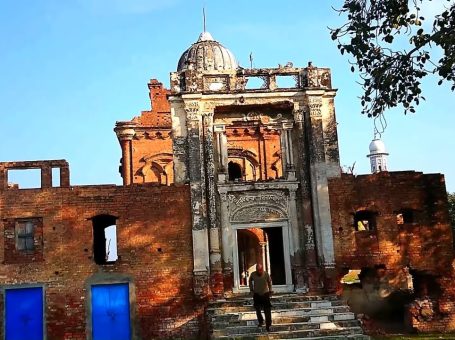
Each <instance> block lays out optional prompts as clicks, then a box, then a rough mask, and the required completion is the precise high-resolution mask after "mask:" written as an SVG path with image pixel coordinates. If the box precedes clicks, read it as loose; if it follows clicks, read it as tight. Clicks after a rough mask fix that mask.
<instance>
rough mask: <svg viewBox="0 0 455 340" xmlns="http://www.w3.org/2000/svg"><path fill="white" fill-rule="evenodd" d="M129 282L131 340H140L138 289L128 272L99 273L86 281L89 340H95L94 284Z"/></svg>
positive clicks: (87, 331)
mask: <svg viewBox="0 0 455 340" xmlns="http://www.w3.org/2000/svg"><path fill="white" fill-rule="evenodd" d="M115 284H128V295H129V304H130V336H131V340H139V337H138V336H137V329H138V327H137V318H136V289H135V286H134V282H133V278H132V277H131V276H130V275H127V274H114V273H97V274H94V275H92V276H91V277H90V278H88V279H87V280H86V282H85V289H86V294H87V297H86V300H85V305H86V313H85V315H86V318H85V321H86V322H85V324H86V335H87V340H93V324H92V286H98V285H115Z"/></svg>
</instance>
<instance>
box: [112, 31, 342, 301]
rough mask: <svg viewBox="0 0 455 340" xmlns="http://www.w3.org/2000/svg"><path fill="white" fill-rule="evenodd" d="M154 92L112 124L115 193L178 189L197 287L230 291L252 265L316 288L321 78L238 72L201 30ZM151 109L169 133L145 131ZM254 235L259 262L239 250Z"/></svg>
mask: <svg viewBox="0 0 455 340" xmlns="http://www.w3.org/2000/svg"><path fill="white" fill-rule="evenodd" d="M257 80H259V81H260V82H261V83H262V85H260V86H256V87H254V86H249V85H248V84H249V83H253V82H255V81H257ZM154 84H155V85H157V84H158V82H157V81H155V80H153V81H152V82H151V83H150V85H149V87H150V89H151V92H150V98H151V100H152V111H146V112H143V113H142V115H141V116H140V117H139V118H135V119H133V120H132V121H129V122H118V123H117V125H116V128H115V130H116V132H117V135H118V136H119V140H120V143H121V145H122V151H123V153H122V154H123V157H122V176H123V179H124V183H125V184H126V185H128V184H129V183H137V182H142V181H144V182H156V183H161V184H169V183H172V182H175V183H189V184H190V187H191V204H192V208H193V209H192V216H193V217H192V221H193V257H194V274H195V282H198V283H203V287H200V291H201V292H208V291H211V293H212V294H215V295H223V294H225V293H229V292H238V291H242V289H244V288H245V287H244V286H243V284H242V282H244V281H242V277H243V278H245V276H248V274H249V273H250V272H251V271H252V270H254V266H253V265H254V263H255V261H256V257H257V258H259V257H260V258H262V259H263V261H264V264H266V268H267V269H268V270H269V271H270V272H271V274H272V278H274V279H275V280H274V281H275V282H276V283H279V286H280V287H279V289H281V290H283V291H293V290H294V289H297V290H298V291H307V290H308V289H316V288H317V287H319V286H320V276H321V274H322V275H323V276H324V275H325V276H327V275H330V271H331V270H332V269H333V268H334V250H333V236H332V228H331V216H330V209H329V196H328V190H327V181H328V179H329V178H331V177H338V176H340V173H341V170H340V165H339V156H338V140H337V134H336V118H335V108H334V97H335V94H336V90H335V89H333V88H332V86H331V75H330V70H329V69H327V68H317V67H314V66H312V65H311V64H309V65H308V67H305V68H297V67H294V66H293V65H291V64H288V65H286V66H284V67H279V68H270V69H244V68H241V67H238V65H237V62H236V61H235V58H234V56H233V54H232V53H231V52H230V51H229V50H227V49H226V48H225V47H224V46H222V45H221V44H220V43H219V42H217V41H215V40H214V39H213V38H212V36H211V35H210V34H209V33H208V32H204V33H202V34H201V36H200V37H199V40H198V41H197V42H196V43H194V44H193V45H192V46H191V47H190V48H189V49H188V50H187V51H185V52H184V53H183V55H182V57H181V58H180V60H179V63H178V68H177V72H173V73H171V89H170V91H167V90H165V89H164V88H162V87H161V88H159V89H156V88H155V87H154V86H155V85H154ZM282 84H284V85H282ZM154 91H155V92H154ZM155 93H160V94H164V93H166V94H167V99H166V98H164V96H163V97H159V96H156V95H155ZM159 108H162V110H163V111H164V112H163V113H162V118H161V120H162V121H164V122H166V123H168V122H169V126H164V125H163V126H162V128H163V129H161V130H160V131H157V132H155V131H156V130H157V129H158V126H157V125H158V124H157V123H156V122H157V121H159V119H160V118H158V117H159V114H160V112H158V111H159ZM146 124H149V125H147V126H146ZM167 129H169V130H167ZM150 131H153V132H152V133H151V132H150ZM158 133H159V134H160V136H159V137H156V135H157V134H158ZM144 135H145V136H144ZM169 135H171V136H172V138H170V137H169ZM166 138H169V140H170V139H172V150H171V147H170V142H169V143H167V142H166V141H167V139H166ZM130 150H131V151H130ZM143 150H155V151H154V152H152V153H150V152H148V151H147V152H143ZM172 166H173V169H172ZM172 170H173V173H172ZM149 174H150V175H149ZM316 202H317V203H316ZM255 229H256V230H260V231H261V232H263V233H265V234H266V235H269V237H268V240H267V241H266V244H265V250H264V252H265V254H262V253H261V252H262V250H255V251H252V250H251V249H243V248H242V247H241V246H240V243H239V236H240V235H241V233H242V235H245V230H255ZM272 234H273V235H274V238H277V237H278V238H279V239H280V241H279V242H278V243H281V244H274V242H275V243H277V242H276V240H273V241H272V240H270V238H271V235H272ZM246 235H248V233H246ZM249 235H251V236H250V237H251V238H253V239H254V238H255V234H254V233H252V232H250V233H249ZM245 237H246V236H245ZM256 241H257V242H256V243H258V242H259V241H258V240H256ZM250 243H251V242H250ZM257 248H258V249H259V248H260V247H259V246H258V245H257ZM266 259H269V262H267V261H266ZM274 267H275V269H274ZM282 268H284V270H281V269H282ZM315 268H318V270H317V271H315V270H314V269H315ZM315 272H318V278H317V279H316V278H315V277H313V276H314V275H313V274H314V273H315ZM294 285H295V287H294Z"/></svg>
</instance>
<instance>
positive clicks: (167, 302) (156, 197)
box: [0, 184, 204, 340]
mask: <svg viewBox="0 0 455 340" xmlns="http://www.w3.org/2000/svg"><path fill="white" fill-rule="evenodd" d="M0 213H1V216H0V228H1V230H0V235H1V237H2V240H1V241H0V262H1V265H0V280H1V284H3V285H19V284H31V283H38V284H43V285H44V287H45V292H46V322H47V325H46V329H47V335H48V339H56V340H57V339H58V340H62V339H66V340H70V339H71V340H74V339H86V326H87V325H86V320H88V319H87V317H88V313H89V312H88V310H87V309H86V308H87V306H88V305H89V304H88V301H86V300H87V294H88V291H87V290H88V289H87V287H90V285H89V284H90V282H94V281H93V280H94V279H95V278H96V277H104V278H107V279H108V280H114V281H115V280H116V278H117V277H128V278H129V279H130V280H131V282H132V285H133V286H134V290H135V302H134V301H133V303H132V308H133V310H134V313H135V319H134V320H133V324H134V325H135V329H136V333H137V334H138V335H139V338H140V339H150V338H166V337H169V338H175V337H184V338H191V337H194V338H198V337H201V336H200V335H199V333H198V332H199V330H200V329H203V326H202V324H201V322H202V320H203V309H204V304H203V303H202V302H198V301H196V300H194V298H193V292H192V280H193V276H192V269H193V262H192V240H191V218H190V217H191V211H190V197H189V189H188V187H187V186H170V187H166V186H159V187H158V186H154V185H147V184H145V185H132V186H129V187H116V186H80V187H70V188H49V189H25V190H17V189H9V190H5V191H0ZM100 214H109V215H113V216H115V217H117V223H116V225H117V240H118V256H119V258H118V260H117V262H116V263H114V264H105V265H97V264H95V262H94V259H93V227H92V220H91V218H92V217H94V216H96V215H100ZM29 217H41V218H42V224H43V229H42V230H43V232H42V238H43V249H42V256H43V258H42V261H39V262H34V261H29V259H27V258H26V257H25V258H24V257H23V256H17V257H16V258H15V256H16V255H15V253H14V252H12V251H11V249H10V247H9V245H8V240H7V239H6V238H5V237H4V236H5V233H6V235H8V233H9V232H10V231H9V229H8V228H10V227H11V221H13V220H14V219H19V218H29ZM6 260H8V261H6ZM12 262H14V263H12ZM1 301H3V296H2V297H1ZM2 329H3V327H2Z"/></svg>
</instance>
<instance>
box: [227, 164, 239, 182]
mask: <svg viewBox="0 0 455 340" xmlns="http://www.w3.org/2000/svg"><path fill="white" fill-rule="evenodd" d="M228 174H229V180H230V181H235V180H237V179H242V167H241V166H240V164H238V163H234V162H229V163H228Z"/></svg>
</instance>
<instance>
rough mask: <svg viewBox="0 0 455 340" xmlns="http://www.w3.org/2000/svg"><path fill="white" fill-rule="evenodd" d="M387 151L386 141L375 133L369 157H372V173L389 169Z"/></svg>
mask: <svg viewBox="0 0 455 340" xmlns="http://www.w3.org/2000/svg"><path fill="white" fill-rule="evenodd" d="M388 155H389V154H388V153H387V151H386V149H385V145H384V142H383V141H382V140H381V138H380V137H378V136H377V134H376V133H375V134H374V139H373V140H372V141H371V143H370V154H369V155H367V157H369V158H370V164H371V173H373V174H375V173H377V172H381V171H388V170H387V156H388Z"/></svg>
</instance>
